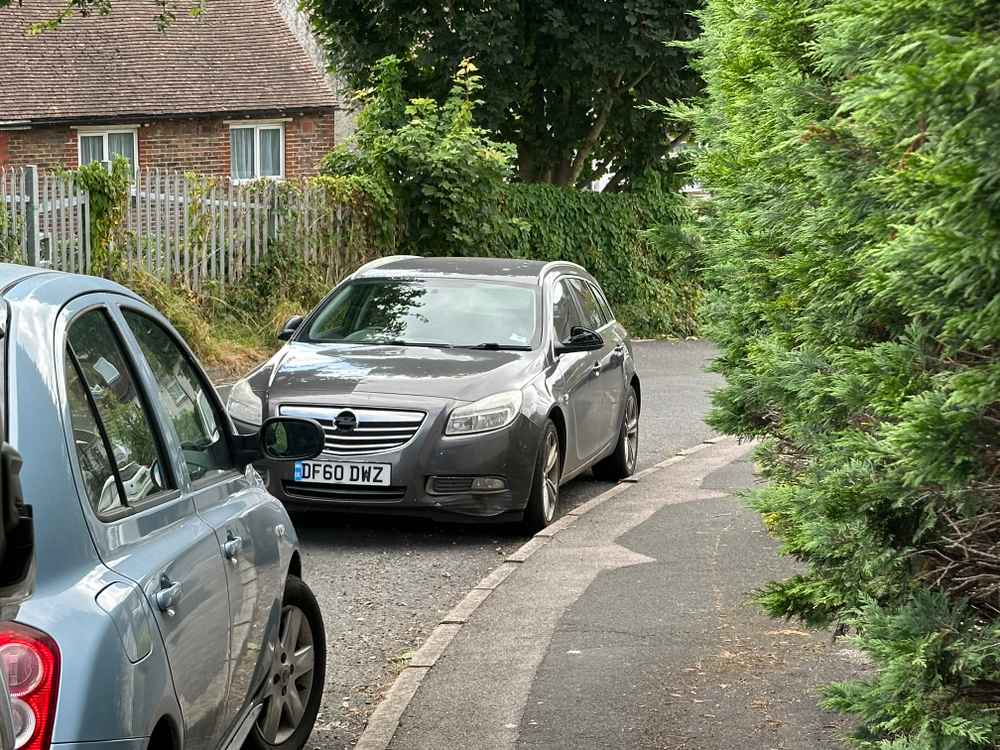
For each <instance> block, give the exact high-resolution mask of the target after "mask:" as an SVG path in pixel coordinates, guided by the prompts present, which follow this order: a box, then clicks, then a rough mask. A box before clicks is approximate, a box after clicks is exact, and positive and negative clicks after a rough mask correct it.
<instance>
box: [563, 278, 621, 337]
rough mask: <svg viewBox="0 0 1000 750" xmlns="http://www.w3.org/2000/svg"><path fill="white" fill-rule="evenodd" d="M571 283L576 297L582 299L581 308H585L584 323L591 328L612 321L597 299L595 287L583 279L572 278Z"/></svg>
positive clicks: (597, 327) (594, 328) (601, 326)
mask: <svg viewBox="0 0 1000 750" xmlns="http://www.w3.org/2000/svg"><path fill="white" fill-rule="evenodd" d="M569 283H570V285H571V286H572V287H573V292H574V293H575V294H576V298H577V299H578V300H579V301H580V309H581V310H583V318H584V325H585V326H586V327H587V328H590V329H591V330H594V331H596V330H598V329H599V328H603V327H604V326H605V325H607V324H608V323H609V322H611V321H610V320H609V319H608V317H607V315H606V314H605V312H604V308H603V307H602V306H601V304H600V303H599V302H598V301H597V295H596V294H595V293H594V288H593V287H592V286H591V285H590V284H588V283H587V282H586V281H584V280H583V279H570V282H569Z"/></svg>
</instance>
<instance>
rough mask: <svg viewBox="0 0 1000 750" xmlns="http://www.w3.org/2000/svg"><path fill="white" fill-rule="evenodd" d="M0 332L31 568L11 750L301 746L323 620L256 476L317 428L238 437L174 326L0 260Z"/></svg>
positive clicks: (284, 527)
mask: <svg viewBox="0 0 1000 750" xmlns="http://www.w3.org/2000/svg"><path fill="white" fill-rule="evenodd" d="M0 335H2V342H0V343H2V346H0V367H2V371H3V376H2V377H0V388H2V389H3V398H2V399H0V404H2V406H3V417H4V419H3V422H2V423H3V427H4V430H5V435H4V440H5V442H6V443H8V444H9V445H12V446H13V447H14V448H16V450H17V451H18V452H19V453H20V456H21V459H22V461H23V463H22V465H21V467H20V475H19V476H20V491H21V492H22V493H23V496H24V498H25V500H26V502H28V503H29V504H30V505H31V506H32V508H33V514H34V531H35V555H36V564H37V575H36V581H35V590H34V593H33V595H32V597H31V598H30V599H29V600H27V601H26V602H24V603H23V604H22V605H21V606H20V609H19V612H18V614H17V620H16V621H15V622H5V623H0V665H2V667H3V668H4V672H5V675H6V678H7V683H8V687H9V692H10V696H11V709H12V715H13V723H14V734H15V735H16V739H15V745H16V747H17V748H18V749H19V750H20V749H21V748H24V749H26V750H45V749H46V748H49V747H50V746H61V747H67V748H68V747H79V748H81V750H82V749H83V748H86V749H87V750H98V749H99V748H112V747H113V748H115V750H132V749H134V750H140V749H145V748H155V749H156V750H162V749H165V748H171V749H173V748H181V747H184V748H199V749H201V748H204V749H212V750H214V749H215V748H228V747H242V746H244V745H249V746H252V747H257V748H289V749H291V750H298V748H301V747H302V746H303V745H304V744H305V742H306V740H307V739H308V736H309V734H310V732H311V731H312V726H313V723H314V722H315V719H316V714H317V711H318V709H319V704H320V699H321V697H322V690H323V685H324V677H325V666H326V641H325V635H324V629H323V620H322V617H321V614H320V611H319V607H318V605H317V603H316V599H315V598H314V596H313V595H312V593H311V591H310V590H309V588H308V587H307V586H306V585H305V584H304V583H303V582H302V560H301V556H300V553H299V550H298V547H297V540H296V535H295V530H294V528H293V527H292V524H291V522H290V520H289V518H288V515H287V514H286V512H285V510H284V508H283V507H282V505H281V503H279V502H278V501H277V500H276V499H275V498H274V497H272V496H271V495H270V494H268V492H267V490H266V489H265V487H264V486H263V484H262V482H261V480H260V477H259V476H258V475H257V473H256V471H255V470H254V469H253V462H254V461H255V460H260V459H261V458H263V457H266V458H267V459H268V460H270V461H275V460H301V459H306V458H312V457H315V456H316V455H317V454H318V453H319V452H320V451H321V450H322V448H323V440H324V437H323V431H322V428H321V427H320V426H319V424H317V423H316V422H313V421H310V420H303V419H288V418H282V419H277V420H269V421H268V422H267V423H265V424H264V425H262V428H261V431H260V432H259V433H258V434H256V435H251V436H239V435H237V434H236V432H235V431H234V429H233V427H232V423H231V422H230V420H229V418H228V416H227V415H226V412H225V410H224V409H223V407H222V404H221V403H220V401H219V398H218V396H217V394H216V392H215V390H214V388H213V387H212V386H211V383H210V382H209V380H208V378H207V377H206V376H205V373H204V371H203V370H202V369H201V367H200V366H199V364H198V363H197V361H196V360H195V358H194V357H193V356H192V354H191V352H190V351H189V349H188V348H187V346H186V345H185V344H184V342H183V340H182V339H181V338H180V337H179V336H178V335H177V333H176V332H175V331H174V329H173V328H172V327H171V326H170V324H169V323H168V322H167V321H166V320H165V319H164V318H163V317H162V316H161V315H159V314H158V313H157V312H156V310H154V309H153V308H152V307H150V306H149V305H148V304H146V303H145V302H144V301H143V300H142V299H140V298H139V297H137V296H136V295H135V294H134V293H132V292H130V291H129V290H127V289H125V288H123V287H121V286H118V285H116V284H113V283H111V282H108V281H104V280H101V279H95V278H92V277H84V276H73V275H69V274H62V273H55V272H48V271H42V270H39V269H34V268H28V267H24V266H15V265H0ZM4 466H5V467H6V468H7V469H8V471H9V472H10V471H16V468H17V467H16V462H14V463H10V462H8V463H5V464H4ZM12 478H16V477H7V476H5V477H4V480H5V482H4V485H5V486H9V485H10V484H11V483H10V482H9V481H7V480H9V479H12ZM15 484H16V483H15Z"/></svg>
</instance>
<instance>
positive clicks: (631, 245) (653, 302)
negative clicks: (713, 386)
mask: <svg viewBox="0 0 1000 750" xmlns="http://www.w3.org/2000/svg"><path fill="white" fill-rule="evenodd" d="M498 208H499V212H500V215H501V216H502V217H503V218H504V221H503V222H502V229H501V230H500V231H498V232H496V233H494V234H491V235H487V236H484V238H483V240H484V241H483V242H482V243H479V244H477V245H475V246H474V247H473V248H472V249H473V252H475V253H476V254H483V255H489V256H499V257H505V256H509V257H517V258H531V259H536V260H568V261H571V262H573V263H578V264H580V265H581V266H583V267H584V268H586V269H587V270H589V271H590V272H591V273H592V274H594V276H596V277H597V279H598V280H599V281H600V282H601V285H602V286H603V287H604V290H605V292H607V294H608V297H609V299H610V301H611V304H612V305H613V306H614V308H615V312H616V314H617V315H618V317H619V318H620V319H621V320H622V321H623V322H624V323H625V325H626V326H627V327H628V328H629V330H630V332H631V333H632V334H633V335H636V336H661V335H664V334H669V335H671V336H693V335H695V334H696V333H697V332H698V321H697V311H698V307H699V304H700V302H701V296H702V286H701V272H700V267H701V257H700V252H699V248H698V246H697V245H696V243H695V242H693V241H692V235H691V234H690V232H688V231H686V230H687V229H688V227H689V225H690V222H691V221H692V217H691V210H690V209H689V208H688V206H687V204H686V203H685V199H684V198H682V197H681V196H680V195H678V194H677V193H675V192H673V191H670V190H667V189H665V188H661V187H660V186H659V185H655V184H653V185H646V186H644V188H643V189H640V190H637V191H634V192H628V193H607V194H605V193H595V192H590V191H581V190H572V189H568V188H561V187H554V186H549V185H523V184H515V185H509V186H507V187H506V189H505V190H504V192H503V195H502V199H501V202H500V204H499V207H498Z"/></svg>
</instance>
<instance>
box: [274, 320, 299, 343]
mask: <svg viewBox="0 0 1000 750" xmlns="http://www.w3.org/2000/svg"><path fill="white" fill-rule="evenodd" d="M302 321H303V317H302V316H301V315H295V316H293V317H291V318H289V319H288V320H286V321H285V325H283V326H282V327H281V331H280V332H279V333H278V339H279V340H281V341H288V339H290V338H291V337H292V336H293V335H294V334H295V332H296V331H297V330H299V326H301V325H302Z"/></svg>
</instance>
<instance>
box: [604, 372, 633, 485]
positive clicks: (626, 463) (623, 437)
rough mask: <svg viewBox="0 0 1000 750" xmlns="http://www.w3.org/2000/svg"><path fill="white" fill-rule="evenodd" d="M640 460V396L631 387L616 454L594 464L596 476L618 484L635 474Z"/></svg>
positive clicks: (626, 397) (627, 394) (626, 396)
mask: <svg viewBox="0 0 1000 750" xmlns="http://www.w3.org/2000/svg"><path fill="white" fill-rule="evenodd" d="M638 459H639V395H638V394H637V393H636V392H635V386H629V389H628V393H626V395H625V417H624V419H623V420H622V428H621V432H620V433H619V434H618V443H617V445H615V452H614V453H612V454H611V455H610V456H608V457H607V458H605V459H604V460H603V461H601V462H599V463H596V464H594V476H595V477H597V478H598V479H604V480H606V481H609V482H617V481H620V480H622V479H626V478H628V477H630V476H632V475H633V474H635V467H636V464H637V463H638Z"/></svg>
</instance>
